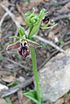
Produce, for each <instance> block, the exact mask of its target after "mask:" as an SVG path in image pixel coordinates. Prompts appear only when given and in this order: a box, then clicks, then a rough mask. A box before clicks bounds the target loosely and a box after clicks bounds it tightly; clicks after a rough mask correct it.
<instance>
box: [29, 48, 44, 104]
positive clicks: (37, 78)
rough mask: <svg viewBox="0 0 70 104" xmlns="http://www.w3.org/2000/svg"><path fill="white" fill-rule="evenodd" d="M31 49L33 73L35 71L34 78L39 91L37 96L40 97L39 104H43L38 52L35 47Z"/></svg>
mask: <svg viewBox="0 0 70 104" xmlns="http://www.w3.org/2000/svg"><path fill="white" fill-rule="evenodd" d="M30 51H31V57H32V65H33V73H34V78H35V83H36V86H35V87H36V92H37V97H38V101H39V103H38V104H43V97H42V90H41V85H40V79H39V74H38V71H37V61H36V53H35V49H34V48H32V47H31V48H30Z"/></svg>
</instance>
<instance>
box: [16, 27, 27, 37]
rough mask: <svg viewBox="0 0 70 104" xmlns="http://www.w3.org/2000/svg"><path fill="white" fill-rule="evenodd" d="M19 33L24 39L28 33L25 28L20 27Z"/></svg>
mask: <svg viewBox="0 0 70 104" xmlns="http://www.w3.org/2000/svg"><path fill="white" fill-rule="evenodd" d="M18 32H19V36H20V38H21V37H23V36H25V37H26V33H25V30H24V28H23V27H20V28H19V31H18Z"/></svg>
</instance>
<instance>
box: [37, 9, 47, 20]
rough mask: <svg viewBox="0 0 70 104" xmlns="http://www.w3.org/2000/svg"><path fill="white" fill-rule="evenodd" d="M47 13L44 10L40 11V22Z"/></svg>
mask: <svg viewBox="0 0 70 104" xmlns="http://www.w3.org/2000/svg"><path fill="white" fill-rule="evenodd" d="M47 13H48V12H47V11H46V10H45V9H42V10H41V11H40V14H39V18H40V20H42V19H43V18H44V17H45V16H46V14H47Z"/></svg>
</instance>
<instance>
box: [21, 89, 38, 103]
mask: <svg viewBox="0 0 70 104" xmlns="http://www.w3.org/2000/svg"><path fill="white" fill-rule="evenodd" d="M23 95H24V96H26V97H28V98H29V99H30V100H32V101H33V102H35V103H36V104H39V102H38V98H37V93H36V91H35V90H30V91H28V92H25V93H24V94H23Z"/></svg>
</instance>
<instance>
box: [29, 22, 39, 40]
mask: <svg viewBox="0 0 70 104" xmlns="http://www.w3.org/2000/svg"><path fill="white" fill-rule="evenodd" d="M39 27H40V22H38V23H37V24H36V25H35V26H34V27H33V28H32V30H31V31H30V33H29V35H28V38H29V39H31V38H32V36H33V35H35V34H37V33H38V31H39Z"/></svg>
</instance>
